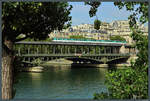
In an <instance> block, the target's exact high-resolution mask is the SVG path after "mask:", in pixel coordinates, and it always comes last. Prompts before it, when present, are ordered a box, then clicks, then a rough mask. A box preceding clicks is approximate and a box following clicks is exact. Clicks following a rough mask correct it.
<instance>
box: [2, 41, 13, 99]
mask: <svg viewBox="0 0 150 101" xmlns="http://www.w3.org/2000/svg"><path fill="white" fill-rule="evenodd" d="M3 45H4V46H7V48H8V49H9V50H7V49H5V48H4V47H3V48H2V71H1V72H2V99H4V100H8V99H12V91H13V76H12V72H13V71H12V70H13V54H12V51H10V50H12V49H13V43H12V42H11V41H10V40H5V41H4V43H3Z"/></svg>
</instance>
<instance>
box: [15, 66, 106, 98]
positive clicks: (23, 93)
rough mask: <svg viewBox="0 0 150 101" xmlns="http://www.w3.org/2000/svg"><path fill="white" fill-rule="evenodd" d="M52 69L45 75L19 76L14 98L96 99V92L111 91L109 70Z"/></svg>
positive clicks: (30, 74)
mask: <svg viewBox="0 0 150 101" xmlns="http://www.w3.org/2000/svg"><path fill="white" fill-rule="evenodd" d="M48 68H49V69H48V70H47V71H45V72H42V73H31V72H21V73H19V74H17V76H16V79H17V81H18V82H17V83H15V84H14V88H15V89H16V94H15V97H14V99H93V97H94V96H93V94H94V93H100V92H108V90H107V88H106V86H105V85H104V81H105V73H106V71H107V68H68V67H67V68H66V67H48Z"/></svg>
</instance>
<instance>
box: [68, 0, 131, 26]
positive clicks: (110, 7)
mask: <svg viewBox="0 0 150 101" xmlns="http://www.w3.org/2000/svg"><path fill="white" fill-rule="evenodd" d="M69 4H71V5H72V6H73V8H72V11H71V14H70V16H72V25H79V24H93V22H94V20H95V19H96V17H95V16H94V17H92V18H90V16H89V10H90V6H89V5H85V4H84V2H69ZM96 14H97V17H98V19H99V20H100V21H102V22H109V23H110V22H112V21H115V20H128V16H129V15H130V14H131V12H129V11H126V8H123V9H121V10H119V8H118V7H117V6H114V3H113V2H102V3H101V5H100V6H99V8H98V11H97V13H96Z"/></svg>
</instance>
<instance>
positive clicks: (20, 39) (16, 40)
mask: <svg viewBox="0 0 150 101" xmlns="http://www.w3.org/2000/svg"><path fill="white" fill-rule="evenodd" d="M28 37H29V35H26V36H25V37H24V38H19V39H15V42H18V41H22V40H25V39H27V38H28Z"/></svg>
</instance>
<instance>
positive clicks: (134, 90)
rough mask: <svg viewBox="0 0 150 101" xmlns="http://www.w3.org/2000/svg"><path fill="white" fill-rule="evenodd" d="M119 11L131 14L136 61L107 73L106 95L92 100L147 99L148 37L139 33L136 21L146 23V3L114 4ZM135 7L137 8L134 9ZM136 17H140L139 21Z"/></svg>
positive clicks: (98, 95) (95, 95)
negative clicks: (124, 9) (127, 11)
mask: <svg viewBox="0 0 150 101" xmlns="http://www.w3.org/2000/svg"><path fill="white" fill-rule="evenodd" d="M114 4H115V5H116V6H118V8H119V9H122V8H123V7H126V9H127V10H129V11H132V12H133V13H132V14H131V15H130V16H129V18H128V19H129V20H130V22H129V24H130V29H131V31H132V33H131V37H132V39H133V40H134V41H135V43H136V45H135V46H136V48H137V50H138V53H137V57H138V58H137V59H136V61H135V62H131V67H128V68H126V69H124V70H116V71H109V72H108V73H107V74H106V81H105V84H106V86H107V87H108V90H109V94H108V93H102V94H98V93H96V94H94V99H147V98H148V36H145V35H143V32H142V31H140V29H139V26H138V25H137V21H138V20H139V21H140V22H141V23H142V24H144V23H147V22H148V3H147V2H142V3H139V2H115V3H114ZM135 5H138V7H136V8H135ZM137 15H140V17H139V19H138V17H137Z"/></svg>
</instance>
